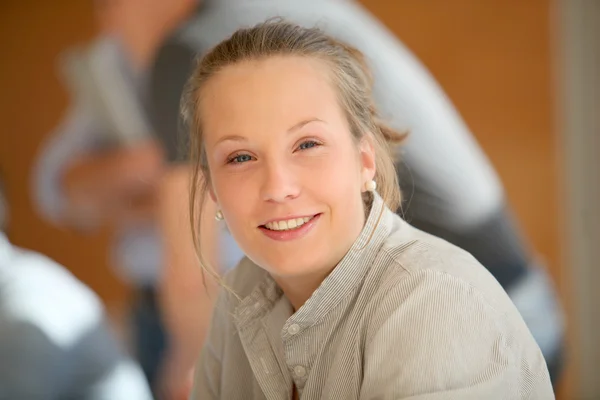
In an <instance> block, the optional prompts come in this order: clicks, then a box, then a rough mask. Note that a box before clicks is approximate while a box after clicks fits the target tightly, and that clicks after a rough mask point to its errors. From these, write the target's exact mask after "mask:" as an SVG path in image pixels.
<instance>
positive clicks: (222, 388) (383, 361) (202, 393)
mask: <svg viewBox="0 0 600 400" xmlns="http://www.w3.org/2000/svg"><path fill="white" fill-rule="evenodd" d="M226 284H227V285H228V286H229V287H230V288H231V289H232V290H233V292H235V293H236V294H237V295H238V296H239V297H240V298H241V301H239V300H237V298H236V297H235V296H233V295H232V294H230V293H229V292H227V291H225V290H223V291H222V293H221V295H220V297H219V299H218V302H217V306H216V310H215V314H214V316H213V320H212V324H211V328H210V332H209V335H208V339H207V341H206V343H205V346H204V349H203V351H202V354H201V357H200V360H199V362H198V365H197V367H196V379H195V388H194V392H193V395H192V399H195V400H196V399H198V400H199V399H203V400H205V399H228V400H235V399H257V400H258V399H261V400H262V399H269V400H276V399H290V398H291V395H292V385H295V386H296V388H297V390H298V393H299V395H300V398H304V399H344V400H348V399H412V400H417V399H418V400H449V399H461V400H469V399H472V400H480V399H486V400H494V399H511V400H515V399H528V400H531V399H540V400H549V399H553V398H554V394H553V391H552V386H551V384H550V378H549V375H548V370H547V367H546V364H545V361H544V358H543V356H542V353H541V351H540V349H539V347H538V346H537V344H536V343H535V341H534V339H533V337H532V335H531V333H530V332H529V330H528V329H527V327H526V325H525V323H524V321H523V319H522V318H521V316H520V315H519V312H518V311H517V310H516V308H515V306H514V305H513V304H512V303H511V301H510V299H509V298H508V296H507V294H506V293H505V292H504V290H503V289H502V287H501V286H500V285H499V284H498V282H497V281H496V280H495V279H494V278H493V277H492V276H491V275H490V273H489V272H488V271H487V270H486V269H485V268H484V267H483V266H482V265H480V264H479V263H478V262H477V261H476V260H475V259H474V258H473V257H472V256H471V255H469V254H468V253H466V252H465V251H463V250H460V249H459V248H457V247H455V246H453V245H451V244H449V243H448V242H445V241H443V240H441V239H438V238H436V237H433V236H431V235H428V234H426V233H424V232H422V231H419V230H417V229H416V228H413V227H412V226H410V225H409V224H407V223H406V222H404V221H403V220H402V219H401V218H400V217H399V216H397V215H396V214H394V213H393V212H392V211H390V210H389V209H388V208H387V207H385V205H384V203H383V201H382V199H381V198H380V197H379V196H378V195H376V196H375V199H374V201H373V205H372V208H371V212H370V215H369V217H368V219H367V222H366V224H365V227H364V228H363V231H362V232H361V234H360V235H359V237H358V238H357V239H356V242H355V243H354V245H353V246H352V248H351V249H350V251H349V252H348V253H347V254H346V255H345V257H344V258H343V259H342V260H341V262H340V263H339V264H338V265H337V266H336V267H335V269H334V270H333V271H332V272H331V274H330V275H329V276H328V277H327V278H326V279H325V280H324V281H323V282H322V284H321V285H320V287H319V288H318V289H317V290H316V291H315V292H314V293H313V295H312V296H311V297H310V298H309V299H308V301H307V302H306V303H305V304H304V305H303V306H302V307H301V308H300V309H299V310H297V311H296V312H295V313H293V312H292V308H291V306H290V303H289V302H288V300H287V299H286V297H285V296H284V295H283V293H282V291H281V290H280V288H279V287H278V286H277V284H276V283H275V282H274V280H273V279H272V278H271V277H270V275H269V274H268V273H267V272H266V271H264V270H262V269H261V268H260V267H258V266H257V265H255V264H254V263H252V262H251V261H250V260H248V259H244V260H243V261H242V263H241V264H240V265H239V266H238V268H236V269H234V270H233V271H232V272H231V273H229V274H228V275H227V276H226Z"/></svg>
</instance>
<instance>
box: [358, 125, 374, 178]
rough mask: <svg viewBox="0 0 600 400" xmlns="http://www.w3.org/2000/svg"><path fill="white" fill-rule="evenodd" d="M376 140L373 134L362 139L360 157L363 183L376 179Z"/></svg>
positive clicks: (368, 134)
mask: <svg viewBox="0 0 600 400" xmlns="http://www.w3.org/2000/svg"><path fill="white" fill-rule="evenodd" d="M374 141H375V139H374V138H373V134H371V133H367V134H366V135H364V136H363V137H362V139H361V140H360V143H359V157H360V164H361V177H362V183H363V184H365V183H366V182H369V181H371V180H373V179H374V178H375V171H376V170H377V168H376V163H375V146H374Z"/></svg>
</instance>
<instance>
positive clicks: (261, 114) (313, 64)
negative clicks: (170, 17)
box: [198, 56, 342, 139]
mask: <svg viewBox="0 0 600 400" xmlns="http://www.w3.org/2000/svg"><path fill="white" fill-rule="evenodd" d="M201 95H202V96H201V101H200V105H199V106H200V110H198V111H199V112H200V113H201V116H202V121H203V124H204V128H205V133H206V134H207V135H210V133H211V132H225V133H228V134H231V133H235V134H246V133H247V132H245V130H247V129H253V130H256V129H287V128H289V127H290V126H291V125H293V124H294V123H296V122H298V121H301V120H303V119H308V118H319V119H322V120H326V121H330V122H334V121H337V120H339V119H340V118H342V112H341V109H340V107H339V102H338V100H337V93H336V91H335V90H334V86H333V84H332V80H331V79H330V69H329V67H328V65H327V64H326V63H325V62H323V61H320V60H317V59H313V58H308V57H291V56H289V57H272V58H268V59H265V60H259V61H246V62H242V63H239V64H236V65H233V66H228V67H226V68H224V69H223V70H221V71H220V72H219V73H218V74H217V75H215V76H213V77H212V78H211V79H210V80H209V81H208V82H207V83H206V85H205V87H204V89H203V91H202V93H201ZM207 139H208V138H207Z"/></svg>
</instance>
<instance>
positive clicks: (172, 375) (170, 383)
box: [156, 352, 194, 400]
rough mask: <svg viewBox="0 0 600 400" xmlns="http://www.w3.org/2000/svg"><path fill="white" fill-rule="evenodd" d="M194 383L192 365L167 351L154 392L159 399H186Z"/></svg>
mask: <svg viewBox="0 0 600 400" xmlns="http://www.w3.org/2000/svg"><path fill="white" fill-rule="evenodd" d="M193 385H194V367H193V366H190V365H189V362H188V361H184V360H183V359H181V358H179V357H178V356H177V355H176V354H175V353H172V352H169V353H168V355H167V357H165V359H164V361H163V363H162V365H161V372H160V377H159V383H158V387H157V388H156V392H157V395H158V399H160V400H187V399H189V397H190V394H191V392H192V388H193Z"/></svg>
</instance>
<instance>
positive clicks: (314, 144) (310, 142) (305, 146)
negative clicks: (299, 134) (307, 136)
mask: <svg viewBox="0 0 600 400" xmlns="http://www.w3.org/2000/svg"><path fill="white" fill-rule="evenodd" d="M318 145H319V143H317V142H315V141H314V140H308V141H306V142H304V143H302V144H301V145H300V146H298V148H299V149H300V150H308V149H311V148H313V147H317V146H318Z"/></svg>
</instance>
